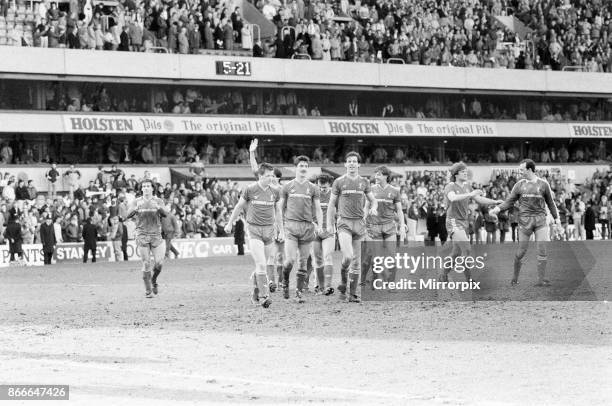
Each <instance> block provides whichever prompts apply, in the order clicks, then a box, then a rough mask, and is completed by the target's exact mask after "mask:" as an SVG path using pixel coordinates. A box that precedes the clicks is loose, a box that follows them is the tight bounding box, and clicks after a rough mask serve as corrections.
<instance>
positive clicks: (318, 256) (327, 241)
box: [312, 174, 336, 296]
mask: <svg viewBox="0 0 612 406" xmlns="http://www.w3.org/2000/svg"><path fill="white" fill-rule="evenodd" d="M333 181H334V179H333V178H332V177H331V176H329V175H326V174H321V175H319V176H318V177H317V186H319V192H320V197H319V201H320V202H321V212H322V215H323V224H322V226H321V230H320V231H319V232H317V235H316V238H315V240H314V242H313V244H312V245H313V259H314V262H315V268H316V272H317V283H318V286H317V289H315V291H316V293H319V292H320V293H323V294H325V296H329V295H331V294H333V293H334V288H332V286H331V281H332V275H333V271H334V260H333V258H332V254H333V253H334V248H335V247H334V245H335V243H336V238H335V235H334V234H333V233H330V232H329V231H328V230H327V209H328V206H329V200H330V198H331V185H332V182H333Z"/></svg>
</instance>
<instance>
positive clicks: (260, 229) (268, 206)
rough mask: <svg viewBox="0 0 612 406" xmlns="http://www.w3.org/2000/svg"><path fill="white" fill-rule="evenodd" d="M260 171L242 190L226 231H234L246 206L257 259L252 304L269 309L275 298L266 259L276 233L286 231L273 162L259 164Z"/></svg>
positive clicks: (251, 242) (250, 239) (252, 243)
mask: <svg viewBox="0 0 612 406" xmlns="http://www.w3.org/2000/svg"><path fill="white" fill-rule="evenodd" d="M258 174H259V180H257V182H254V183H252V184H250V185H248V186H246V187H245V188H244V189H243V191H242V194H241V196H240V200H239V201H238V204H236V207H235V208H234V210H233V211H232V214H231V216H230V218H229V220H228V222H227V225H226V226H225V232H226V233H228V234H229V233H231V231H232V225H233V224H234V221H235V220H236V218H238V215H239V214H240V213H241V212H242V211H243V210H245V209H246V212H247V215H246V222H247V231H248V234H249V244H250V245H249V248H250V250H251V256H252V257H253V260H254V261H255V272H254V275H252V278H254V287H253V292H252V300H253V303H257V304H261V306H262V307H264V308H268V307H269V306H270V304H271V303H272V301H271V300H270V296H269V292H268V289H269V285H268V274H267V272H266V259H267V258H268V256H269V255H270V248H271V245H272V243H273V242H274V236H275V235H277V231H278V233H280V235H281V236H282V233H283V230H282V226H281V221H280V219H281V213H280V206H279V204H278V202H279V199H280V196H279V190H278V189H277V188H274V187H273V186H272V185H271V183H272V182H273V179H274V168H273V167H272V165H269V164H266V163H263V164H261V165H260V166H259V169H258Z"/></svg>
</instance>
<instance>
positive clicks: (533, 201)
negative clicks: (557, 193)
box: [489, 159, 561, 286]
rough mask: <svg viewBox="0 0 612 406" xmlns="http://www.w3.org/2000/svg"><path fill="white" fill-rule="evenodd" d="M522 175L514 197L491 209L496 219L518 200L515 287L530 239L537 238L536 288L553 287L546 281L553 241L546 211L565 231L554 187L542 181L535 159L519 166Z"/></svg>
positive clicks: (525, 160) (516, 185)
mask: <svg viewBox="0 0 612 406" xmlns="http://www.w3.org/2000/svg"><path fill="white" fill-rule="evenodd" d="M519 171H520V174H521V177H522V179H521V180H519V181H518V182H516V184H515V185H514V187H513V188H512V192H510V196H508V198H507V199H506V201H505V202H503V203H501V204H500V205H499V206H497V207H494V208H493V209H491V210H490V211H489V213H491V214H493V215H496V214H497V213H499V212H500V211H502V210H507V209H509V208H511V207H512V206H514V203H515V202H516V201H517V200H518V203H519V215H518V222H519V233H518V237H519V249H518V251H517V252H516V255H515V257H514V276H513V277H512V281H511V284H512V285H517V284H518V278H519V274H520V273H521V266H522V265H523V258H524V257H525V254H526V253H527V248H528V245H529V238H530V237H531V235H532V234H534V237H535V241H536V247H537V250H538V282H537V283H536V286H550V281H549V280H548V279H546V278H545V276H546V263H547V261H548V255H547V252H546V242H548V241H550V236H549V234H548V227H547V224H546V207H548V209H549V210H550V214H551V215H552V217H553V219H554V220H555V224H556V226H557V227H561V220H560V219H559V213H558V211H557V206H556V205H555V201H554V196H553V192H552V190H551V189H550V185H549V184H548V182H547V181H546V180H545V179H542V178H539V177H538V176H536V174H535V162H533V161H532V160H531V159H524V160H523V161H521V163H520V165H519Z"/></svg>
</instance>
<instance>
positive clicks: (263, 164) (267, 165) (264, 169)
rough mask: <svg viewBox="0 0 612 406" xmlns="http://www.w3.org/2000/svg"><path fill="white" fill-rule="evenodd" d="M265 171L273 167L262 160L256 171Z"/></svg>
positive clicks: (261, 172)
mask: <svg viewBox="0 0 612 406" xmlns="http://www.w3.org/2000/svg"><path fill="white" fill-rule="evenodd" d="M267 171H274V167H273V166H272V165H270V164H268V163H265V162H264V163H262V164H261V165H259V169H258V170H257V173H258V174H259V175H263V174H264V173H266V172H267Z"/></svg>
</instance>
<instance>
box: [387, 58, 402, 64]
mask: <svg viewBox="0 0 612 406" xmlns="http://www.w3.org/2000/svg"><path fill="white" fill-rule="evenodd" d="M391 61H397V62H391ZM387 63H393V64H398V65H399V64H401V65H405V64H406V62H405V61H404V60H403V59H402V58H389V59H387Z"/></svg>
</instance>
